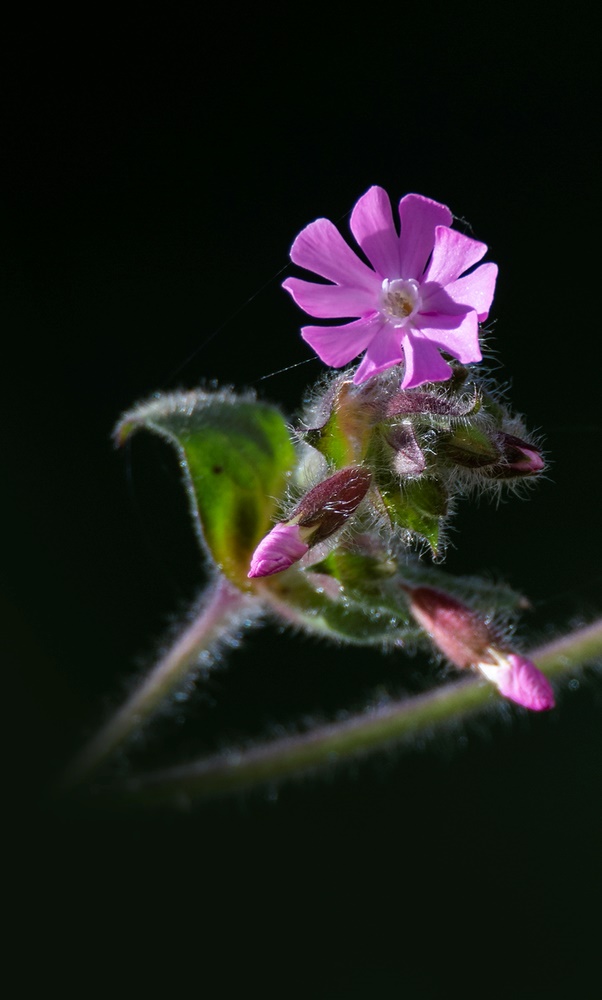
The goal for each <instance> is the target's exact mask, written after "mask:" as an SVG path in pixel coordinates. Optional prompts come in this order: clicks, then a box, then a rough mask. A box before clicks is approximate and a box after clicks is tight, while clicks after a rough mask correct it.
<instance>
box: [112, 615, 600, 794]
mask: <svg viewBox="0 0 602 1000" xmlns="http://www.w3.org/2000/svg"><path fill="white" fill-rule="evenodd" d="M529 656H530V657H531V659H533V660H534V661H535V662H536V663H537V665H538V667H539V668H540V669H541V670H542V671H543V672H544V673H546V674H548V675H549V676H550V677H558V678H561V677H562V676H563V675H567V674H570V672H571V671H572V670H574V669H576V668H579V667H582V666H585V665H586V664H587V663H591V662H592V661H594V660H596V659H600V658H602V619H600V620H598V621H596V622H594V623H593V624H592V625H590V626H587V627H585V628H581V629H577V630H575V631H574V632H571V633H569V634H567V635H565V636H563V637H561V638H559V639H556V640H554V641H553V642H551V643H548V644H546V645H544V646H541V647H539V648H537V649H534V650H532V651H531V652H530V653H529ZM497 698H498V695H497V694H496V693H495V691H494V690H493V689H492V687H491V686H490V685H488V684H486V683H483V681H482V680H481V679H480V678H478V677H476V676H471V677H469V678H466V679H462V680H459V681H455V682H453V683H450V684H447V685H445V686H444V687H440V688H436V689H435V690H433V691H430V692H428V693H427V694H423V695H419V696H416V697H413V698H406V699H403V700H402V701H394V702H390V703H388V704H386V705H383V706H378V707H376V708H372V709H368V710H367V711H365V712H362V713H360V714H357V715H355V716H352V717H350V718H347V719H345V720H344V721H341V722H334V723H331V724H327V725H323V726H320V727H318V728H316V729H314V730H312V731H311V732H308V733H303V734H299V735H291V736H286V737H284V738H282V739H278V740H273V741H271V742H268V743H265V744H260V745H257V746H255V747H252V748H250V749H248V750H240V751H236V750H232V751H230V752H227V753H220V754H215V755H212V756H208V757H205V758H203V759H201V760H198V761H194V762H191V763H189V764H183V765H180V766H179V767H172V768H166V769H164V770H160V771H155V772H153V773H149V774H143V775H141V776H139V777H137V778H131V779H130V780H129V781H127V782H126V783H125V784H124V785H123V786H122V788H121V789H120V791H121V792H123V793H125V795H126V796H128V797H133V798H134V799H137V798H141V799H143V800H148V801H172V802H173V801H176V802H177V801H180V800H184V801H188V800H191V799H193V798H202V797H207V796H210V795H212V794H217V793H225V792H232V791H238V790H242V789H250V788H252V787H254V786H256V785H259V784H262V783H269V782H274V781H279V780H282V779H284V778H286V777H289V776H291V775H293V774H295V773H299V772H302V771H305V770H313V769H319V768H320V767H321V766H324V765H329V764H331V763H332V762H333V761H344V760H345V759H349V758H351V757H356V756H360V755H362V754H365V753H368V752H369V751H370V750H373V749H377V748H379V747H383V746H386V745H387V744H388V743H394V742H395V743H399V742H403V741H407V740H408V739H410V738H411V737H412V736H414V735H417V734H420V733H422V734H426V733H429V732H432V731H433V730H434V729H435V728H436V727H437V726H438V725H444V724H445V723H448V724H450V723H454V722H458V721H460V720H462V719H463V718H466V717H467V716H469V715H472V714H473V713H476V712H477V711H479V710H482V709H484V708H486V707H487V706H488V705H489V706H490V705H491V704H492V703H493V700H494V699H497Z"/></svg>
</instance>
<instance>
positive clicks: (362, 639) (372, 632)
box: [263, 569, 418, 647]
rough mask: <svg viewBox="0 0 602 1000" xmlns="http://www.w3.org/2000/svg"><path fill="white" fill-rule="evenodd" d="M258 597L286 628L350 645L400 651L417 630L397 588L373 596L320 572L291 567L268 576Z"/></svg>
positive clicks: (383, 590) (381, 591) (371, 590)
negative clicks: (281, 618)
mask: <svg viewBox="0 0 602 1000" xmlns="http://www.w3.org/2000/svg"><path fill="white" fill-rule="evenodd" d="M266 583H267V581H266ZM263 594H264V596H265V599H266V600H267V601H268V603H271V605H272V607H273V609H274V611H276V613H277V614H279V615H281V616H282V617H283V618H284V619H285V620H288V621H289V622H290V623H291V624H294V625H296V626H302V627H303V628H304V629H305V630H306V631H307V632H310V633H311V632H313V633H314V635H318V636H322V637H326V638H330V639H334V640H339V641H343V642H347V643H351V644H353V645H361V646H366V645H380V646H385V647H393V646H397V647H400V646H403V645H405V643H406V642H407V640H408V639H412V640H413V641H414V640H415V637H416V634H417V632H418V629H417V627H416V624H415V622H414V620H413V619H412V618H411V617H410V614H409V612H408V608H407V603H406V600H405V596H404V595H403V593H402V592H401V591H400V590H399V588H397V592H396V593H394V592H393V588H391V592H389V593H387V590H386V588H385V587H383V588H382V589H381V590H380V593H379V592H378V588H376V587H374V588H373V589H371V588H354V587H347V586H344V585H341V584H340V583H339V582H338V581H336V580H335V579H334V578H333V577H332V576H329V575H327V574H325V573H324V574H323V573H320V572H315V571H313V570H306V571H299V570H296V569H293V570H291V571H289V572H287V573H281V574H278V575H277V576H274V577H271V578H270V582H269V585H267V586H265V589H264V591H263Z"/></svg>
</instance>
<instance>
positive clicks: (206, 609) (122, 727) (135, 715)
mask: <svg viewBox="0 0 602 1000" xmlns="http://www.w3.org/2000/svg"><path fill="white" fill-rule="evenodd" d="M251 607H252V601H251V599H250V598H249V596H248V595H246V594H243V593H241V591H240V590H237V589H236V588H235V587H233V586H232V584H231V583H229V581H228V580H227V579H226V578H225V577H222V576H220V577H218V579H217V580H216V582H215V585H214V586H213V588H212V589H210V590H209V592H208V596H206V598H205V600H204V602H203V603H202V605H201V607H200V609H199V611H198V613H197V614H196V615H195V617H194V618H193V619H192V621H191V622H190V623H189V624H188V625H187V627H186V628H185V629H184V631H183V632H182V633H181V634H180V635H179V636H178V638H177V640H176V642H175V643H174V645H173V646H172V647H171V648H170V649H169V650H168V651H167V652H166V653H165V655H164V656H162V657H161V658H160V659H159V661H158V662H157V663H156V665H155V666H154V667H153V669H152V670H151V672H150V673H149V674H148V676H147V677H145V678H144V680H143V681H142V683H141V684H140V685H139V686H138V687H137V688H136V689H135V690H134V691H133V692H132V694H131V695H130V697H129V698H128V699H127V700H126V701H125V703H124V704H123V705H122V706H121V707H120V708H119V709H118V710H117V711H116V712H115V714H114V715H113V716H112V717H111V718H110V719H109V720H108V721H107V722H106V723H105V725H104V726H103V727H102V728H101V729H100V730H99V732H98V733H97V734H96V735H95V736H94V737H93V738H92V739H91V740H90V742H89V743H88V744H87V745H86V746H84V748H83V749H82V751H81V752H80V754H79V755H78V756H77V757H76V758H75V760H74V761H73V762H72V763H71V764H70V765H69V767H68V768H67V769H66V771H65V772H64V774H63V776H62V780H61V782H60V784H61V787H62V788H63V789H69V788H72V787H73V786H75V785H78V784H79V783H80V782H81V781H82V780H84V779H85V778H86V777H88V776H89V775H90V774H91V773H92V772H93V771H95V770H96V768H97V767H99V765H101V764H102V763H103V762H104V761H105V760H106V759H107V758H108V757H109V756H110V755H111V754H113V753H115V751H116V750H118V749H119V747H120V746H122V745H123V744H124V743H125V742H126V741H127V740H128V739H129V738H130V737H131V736H132V735H133V734H134V733H135V732H137V731H139V730H140V729H141V728H142V726H143V725H144V723H145V722H146V721H147V720H148V719H149V718H150V717H151V716H152V715H153V714H154V713H155V712H156V711H157V709H158V708H159V707H160V705H161V704H162V703H163V701H164V700H165V699H166V698H167V697H168V696H169V695H170V694H172V693H173V692H174V691H175V690H176V689H177V687H178V685H179V684H181V683H182V681H183V680H184V678H185V677H186V676H187V674H188V673H189V672H190V671H191V670H192V669H193V668H194V666H195V665H196V663H197V662H198V660H199V658H200V656H201V654H202V653H203V652H209V653H211V652H212V651H213V650H214V649H215V647H216V646H217V644H218V643H219V642H220V641H222V642H223V641H224V639H225V638H226V637H227V636H228V635H229V634H231V633H232V630H233V628H234V629H236V627H237V625H238V623H239V621H240V618H241V612H245V611H246V612H247V613H248V612H249V611H250V610H251Z"/></svg>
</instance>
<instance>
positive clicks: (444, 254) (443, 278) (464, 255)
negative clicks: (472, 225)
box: [424, 226, 487, 285]
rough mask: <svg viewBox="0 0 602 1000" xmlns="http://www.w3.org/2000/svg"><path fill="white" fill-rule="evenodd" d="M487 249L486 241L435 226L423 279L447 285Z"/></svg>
mask: <svg viewBox="0 0 602 1000" xmlns="http://www.w3.org/2000/svg"><path fill="white" fill-rule="evenodd" d="M486 251H487V244H486V243H479V242H478V241H477V240H471V239H470V237H469V236H464V235H463V234H462V233H457V232H455V230H453V229H447V228H446V227H445V226H437V230H436V233H435V245H434V246H433V256H432V257H431V260H430V263H429V266H428V267H427V269H426V272H425V275H424V280H425V281H438V282H439V284H440V285H447V284H449V282H450V281H455V280H456V278H459V277H460V275H461V274H463V273H464V271H467V270H468V268H469V267H472V265H473V264H476V263H477V261H479V260H480V259H481V257H482V256H483V255H484V254H485V253H486Z"/></svg>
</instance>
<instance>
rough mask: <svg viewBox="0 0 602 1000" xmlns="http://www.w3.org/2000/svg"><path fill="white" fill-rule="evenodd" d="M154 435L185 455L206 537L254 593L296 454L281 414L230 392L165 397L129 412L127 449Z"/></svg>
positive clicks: (124, 430)
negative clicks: (264, 543) (262, 547)
mask: <svg viewBox="0 0 602 1000" xmlns="http://www.w3.org/2000/svg"><path fill="white" fill-rule="evenodd" d="M142 428H144V429H146V430H150V431H153V432H155V433H156V434H160V435H161V436H162V437H164V438H165V439H166V440H167V441H169V442H170V443H171V444H172V445H173V446H174V447H175V448H176V450H177V452H178V455H179V456H180V460H181V466H182V470H183V473H184V483H185V486H186V489H187V492H188V495H189V499H190V506H191V512H192V516H193V519H194V522H195V526H196V529H197V532H198V534H199V537H200V539H201V541H202V542H204V544H205V545H206V547H207V549H208V550H209V553H210V555H211V557H212V558H213V560H214V561H215V563H216V564H217V565H218V567H219V568H220V570H221V571H222V572H223V573H224V574H225V575H226V576H227V577H228V578H229V579H230V580H232V582H233V583H235V584H236V585H237V586H239V587H244V588H245V589H248V588H249V586H250V583H249V581H248V580H247V571H248V568H249V562H250V559H251V555H252V553H253V551H254V549H255V548H256V546H257V544H258V543H259V542H260V541H261V539H262V538H263V536H264V535H265V534H266V533H267V532H268V531H269V530H270V528H271V527H272V524H273V517H274V514H275V512H276V510H277V506H278V502H279V499H280V498H281V497H282V494H283V492H284V488H285V485H286V481H287V476H288V475H289V473H290V471H291V469H292V468H293V465H294V463H295V450H294V447H293V444H292V441H291V438H290V434H289V431H288V428H287V425H286V422H285V420H284V417H283V416H282V414H281V413H280V411H279V410H278V409H277V408H276V407H275V406H271V405H269V404H267V403H262V402H259V401H258V400H256V399H255V398H254V396H252V395H250V394H248V395H244V396H243V395H240V396H237V395H235V394H234V393H232V392H230V391H228V390H221V391H215V392H204V391H202V390H200V389H199V390H195V391H191V392H177V393H173V394H170V395H157V396H156V397H154V398H153V399H151V400H149V401H148V402H145V403H142V404H140V405H139V406H137V407H135V408H134V409H133V410H131V411H129V412H128V413H126V414H124V416H123V417H122V418H121V420H120V422H119V424H118V425H117V428H116V430H115V435H116V439H117V441H118V443H119V444H122V443H123V442H124V441H125V440H127V438H128V437H130V435H131V434H133V433H134V431H137V430H140V429H142Z"/></svg>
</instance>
